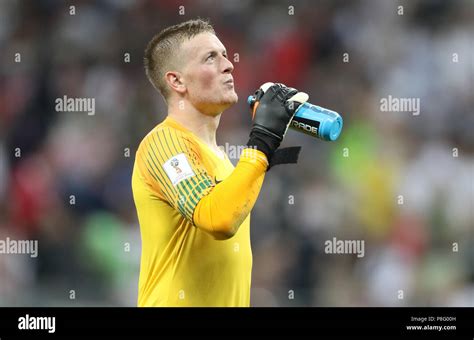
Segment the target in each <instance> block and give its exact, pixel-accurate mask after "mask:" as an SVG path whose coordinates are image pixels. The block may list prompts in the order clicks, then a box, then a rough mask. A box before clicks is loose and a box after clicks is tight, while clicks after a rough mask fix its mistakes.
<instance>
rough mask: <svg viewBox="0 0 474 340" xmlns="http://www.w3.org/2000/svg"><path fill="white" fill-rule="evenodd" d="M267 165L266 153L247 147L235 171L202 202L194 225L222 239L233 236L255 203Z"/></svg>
mask: <svg viewBox="0 0 474 340" xmlns="http://www.w3.org/2000/svg"><path fill="white" fill-rule="evenodd" d="M267 166H268V161H267V158H266V156H265V154H263V153H262V152H261V151H258V150H254V149H245V150H244V151H243V152H242V155H241V157H240V160H239V163H238V164H237V166H236V167H235V169H234V171H233V172H232V174H230V176H229V177H228V178H226V179H225V180H223V181H222V182H221V183H219V184H218V185H216V187H215V188H214V189H213V190H212V191H211V192H210V193H209V194H208V195H206V196H204V197H203V198H202V199H201V200H200V201H199V203H198V205H197V206H196V209H195V210H194V214H193V222H194V225H195V226H196V227H198V228H200V229H203V230H205V231H207V232H210V233H211V234H213V235H214V236H215V237H216V238H219V239H226V238H230V237H232V236H233V235H234V234H235V233H236V232H237V230H238V229H239V226H240V225H241V224H242V222H243V221H244V220H245V218H247V216H248V214H249V213H250V211H251V210H252V208H253V206H254V205H255V202H256V200H257V197H258V195H259V193H260V189H261V187H262V184H263V179H264V177H265V172H266V169H267Z"/></svg>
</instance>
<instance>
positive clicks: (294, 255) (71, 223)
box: [0, 0, 474, 306]
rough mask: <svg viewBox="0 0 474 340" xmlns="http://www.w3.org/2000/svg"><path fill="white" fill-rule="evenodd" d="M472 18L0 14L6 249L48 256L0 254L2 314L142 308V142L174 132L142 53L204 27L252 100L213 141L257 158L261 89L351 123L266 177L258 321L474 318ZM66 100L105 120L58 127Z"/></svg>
mask: <svg viewBox="0 0 474 340" xmlns="http://www.w3.org/2000/svg"><path fill="white" fill-rule="evenodd" d="M71 5H74V6H75V12H76V13H75V15H70V7H69V6H71ZM179 6H184V7H181V12H182V10H183V9H184V15H180V13H179V12H180V7H179ZM289 6H293V10H294V14H293V15H290V12H291V8H290V7H289ZM399 6H403V15H399V11H400V7H399ZM473 8H474V3H473V2H472V1H468V0H467V1H434V0H433V1H388V0H385V1H379V0H377V1H376V0H370V1H369V0H365V1H350V2H349V1H258V2H257V1H248V0H241V1H184V0H183V1H131V0H119V1H112V0H110V1H105V0H104V1H74V2H62V1H8V0H2V1H0V50H1V55H0V61H1V64H0V239H5V238H6V237H10V238H14V239H31V240H38V241H39V250H38V251H39V256H38V257H37V258H30V257H29V256H28V255H6V254H0V305H1V306H134V305H135V303H136V294H137V281H138V272H139V256H140V234H139V227H138V224H137V219H136V214H135V208H134V205H133V200H132V196H131V188H130V175H131V170H132V165H133V160H134V153H135V151H136V148H137V146H138V143H139V142H140V140H141V138H142V137H143V136H144V135H145V134H146V133H147V132H148V131H149V130H150V129H151V128H152V127H153V126H154V125H155V124H156V123H158V122H159V121H160V120H162V119H163V118H164V117H165V107H164V103H163V101H162V100H161V98H160V96H159V95H158V94H157V93H156V92H155V91H154V89H153V88H152V86H151V85H150V84H149V83H148V81H147V79H146V77H145V75H144V71H143V66H142V58H143V50H144V48H145V46H146V43H147V42H148V41H149V39H150V38H151V37H152V36H153V35H154V34H155V33H156V32H158V31H159V30H161V29H162V28H164V27H166V26H168V25H171V24H175V23H178V22H181V21H184V20H187V19H190V18H195V17H197V16H200V17H202V18H209V19H210V20H211V22H212V23H213V24H214V26H215V29H216V32H217V34H218V36H219V38H220V39H221V41H222V42H223V43H224V45H225V46H226V47H227V50H228V54H229V56H230V59H231V61H233V63H234V66H235V71H234V78H235V82H236V90H237V93H238V94H239V98H240V100H239V103H238V104H237V105H235V106H234V107H233V108H231V109H230V110H228V111H226V112H225V113H224V115H223V117H222V120H221V125H220V128H219V130H218V144H220V145H225V143H228V144H227V145H228V146H231V147H232V146H239V145H243V144H245V142H246V141H247V136H248V132H249V127H250V116H249V110H248V108H247V105H246V103H245V99H246V97H247V95H249V94H251V93H253V91H254V90H255V89H256V88H257V87H258V86H259V85H260V84H261V83H263V82H266V81H279V82H283V83H285V84H287V85H291V86H294V87H297V88H299V89H301V90H303V91H306V92H308V93H309V94H310V101H311V102H312V103H315V104H318V105H321V106H323V107H327V108H330V109H333V110H335V111H338V112H340V113H341V114H342V116H343V118H344V123H345V126H344V130H343V133H342V135H341V138H340V139H339V140H338V141H337V142H334V143H326V142H322V141H318V140H313V139H311V138H310V137H308V136H305V135H302V134H299V133H296V132H294V131H290V132H289V133H288V134H287V138H286V140H285V145H303V151H302V156H301V161H300V163H299V164H298V165H297V166H285V167H283V166H282V167H279V168H275V169H272V171H271V172H270V173H269V175H268V176H267V178H266V180H265V183H264V186H263V190H262V193H261V195H260V198H259V200H258V202H257V204H256V206H255V208H254V210H253V213H252V225H251V230H252V245H253V255H254V265H253V282H252V305H253V306H473V305H474V260H473V258H474V235H473V234H474V233H473V226H474V223H473V208H474V206H473V191H474V190H473V170H474V153H473V152H474V148H473V145H474V134H473V126H474V114H473V107H474V99H473V98H474V96H473V93H474V91H473V79H474V78H473V76H474V71H473V70H474V67H473V65H474V64H473V56H474V53H473V46H474V45H473V34H472V32H474V27H473V26H474V9H473ZM16 53H20V54H21V62H19V63H17V62H15V54H16ZM126 53H129V56H130V62H125V58H126ZM236 53H237V54H238V55H237V54H236ZM345 53H348V55H345ZM347 56H348V57H349V60H348V62H344V61H347ZM456 56H457V60H456ZM237 57H238V62H236V61H235V60H236V59H235V58H237ZM345 57H346V60H344V58H345ZM64 95H67V96H68V97H86V98H95V100H96V113H95V115H93V116H89V115H87V113H84V112H82V113H71V112H56V111H55V107H54V100H55V99H56V98H58V97H59V98H60V97H63V96H64ZM389 95H391V96H392V97H409V98H419V99H420V103H421V113H420V115H419V116H415V115H412V114H411V113H409V112H382V111H381V109H380V100H381V98H386V97H387V96H389ZM17 148H19V150H21V157H16V156H17V155H16V154H15V150H18V149H17ZM344 148H347V149H344ZM127 150H129V151H130V154H129V155H128V154H127ZM344 150H346V151H347V150H348V151H349V157H345V154H344ZM456 156H457V157H456ZM71 195H74V200H75V202H74V203H75V204H70V203H71ZM400 195H401V196H400ZM402 201H403V202H402ZM401 203H403V204H401ZM333 237H336V238H337V239H341V240H364V241H365V256H364V257H362V258H357V256H356V255H348V254H346V255H336V254H326V253H325V251H324V242H325V241H326V240H332V238H333ZM454 243H455V245H453V244H454ZM456 244H457V246H458V249H457V250H458V251H457V252H456V251H453V247H454V248H455V247H456ZM400 291H403V292H402V295H401V292H400Z"/></svg>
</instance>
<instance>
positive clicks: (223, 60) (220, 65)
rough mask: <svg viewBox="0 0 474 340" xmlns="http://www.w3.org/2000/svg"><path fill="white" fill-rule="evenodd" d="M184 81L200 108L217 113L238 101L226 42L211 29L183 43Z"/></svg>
mask: <svg viewBox="0 0 474 340" xmlns="http://www.w3.org/2000/svg"><path fill="white" fill-rule="evenodd" d="M180 57H181V60H182V61H183V64H182V65H183V67H182V81H183V82H184V84H185V86H186V96H187V98H188V100H189V101H190V102H191V103H192V104H193V105H194V107H196V108H197V109H198V110H199V111H200V112H202V113H204V114H206V115H211V116H216V115H218V114H220V113H222V111H224V110H225V109H227V108H228V107H230V106H232V105H233V104H235V103H236V102H237V99H238V97H237V94H236V93H235V90H234V80H233V77H232V71H233V70H234V66H233V65H232V63H231V62H230V61H229V60H228V59H227V52H226V49H225V47H224V45H223V44H222V43H221V42H220V40H219V39H218V38H217V37H216V36H215V35H214V34H212V33H200V34H198V35H196V36H195V37H194V38H192V39H191V40H189V41H185V42H184V43H183V44H182V45H181V49H180Z"/></svg>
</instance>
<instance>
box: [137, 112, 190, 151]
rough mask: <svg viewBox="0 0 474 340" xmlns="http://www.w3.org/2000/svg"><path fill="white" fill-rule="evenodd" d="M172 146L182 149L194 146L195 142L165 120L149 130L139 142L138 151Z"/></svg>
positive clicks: (187, 133) (185, 132)
mask: <svg viewBox="0 0 474 340" xmlns="http://www.w3.org/2000/svg"><path fill="white" fill-rule="evenodd" d="M170 144H172V145H173V147H174V148H176V147H178V148H182V147H183V146H188V147H189V146H191V145H193V146H194V145H195V144H196V142H195V140H194V138H193V136H192V134H190V133H189V132H187V131H183V130H182V129H179V128H176V127H175V126H173V124H170V122H169V120H167V119H165V120H163V121H162V122H161V123H159V124H157V125H156V126H155V127H154V128H153V129H151V130H150V131H149V132H148V133H147V134H146V135H145V137H143V139H142V141H141V142H140V146H139V148H138V151H139V152H140V151H141V150H145V149H148V148H149V147H150V145H151V146H153V147H154V148H158V149H161V148H163V147H169V145H170Z"/></svg>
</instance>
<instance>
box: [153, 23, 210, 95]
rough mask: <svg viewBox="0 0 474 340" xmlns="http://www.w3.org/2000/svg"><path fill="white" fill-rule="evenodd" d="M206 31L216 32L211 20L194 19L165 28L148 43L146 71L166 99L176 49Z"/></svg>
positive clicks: (168, 93) (168, 92)
mask: <svg viewBox="0 0 474 340" xmlns="http://www.w3.org/2000/svg"><path fill="white" fill-rule="evenodd" d="M204 32H209V33H212V34H216V33H215V31H214V28H213V27H212V25H211V24H210V23H209V21H206V20H202V19H193V20H188V21H185V22H182V23H180V24H177V25H174V26H170V27H167V28H165V29H164V30H162V31H161V32H160V33H158V34H156V35H155V36H154V37H153V38H152V39H151V40H150V42H149V43H148V46H147V48H146V50H145V58H144V63H145V73H146V75H147V77H148V80H149V81H150V82H151V83H152V85H153V86H154V87H155V89H157V90H158V91H159V92H160V93H161V94H162V96H163V98H165V100H166V99H168V97H169V95H170V89H169V88H168V85H167V83H166V80H165V74H166V72H168V71H170V68H171V65H172V64H171V61H173V60H175V57H176V51H178V50H179V47H180V46H181V44H182V43H183V42H184V41H185V40H189V39H191V38H193V37H194V36H196V35H198V34H200V33H204Z"/></svg>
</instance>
